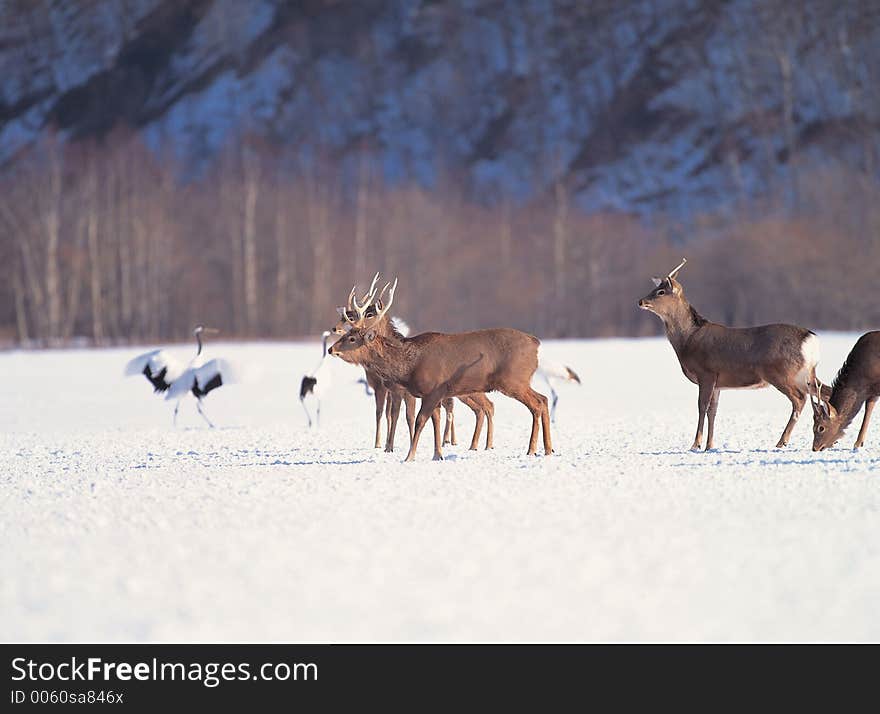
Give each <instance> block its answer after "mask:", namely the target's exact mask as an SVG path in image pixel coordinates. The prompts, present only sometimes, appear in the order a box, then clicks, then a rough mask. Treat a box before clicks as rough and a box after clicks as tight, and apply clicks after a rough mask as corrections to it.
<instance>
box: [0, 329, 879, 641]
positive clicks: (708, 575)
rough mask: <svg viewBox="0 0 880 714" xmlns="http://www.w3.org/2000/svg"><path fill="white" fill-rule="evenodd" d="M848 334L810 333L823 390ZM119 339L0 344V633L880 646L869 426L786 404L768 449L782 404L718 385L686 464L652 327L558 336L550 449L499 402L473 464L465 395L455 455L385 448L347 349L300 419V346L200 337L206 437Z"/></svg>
mask: <svg viewBox="0 0 880 714" xmlns="http://www.w3.org/2000/svg"><path fill="white" fill-rule="evenodd" d="M855 337H856V336H855V335H825V336H823V353H824V357H823V362H822V364H821V365H820V375H821V377H822V378H823V379H824V380H826V381H830V379H831V378H832V377H833V374H834V372H835V371H836V369H837V367H838V366H839V365H840V362H841V361H842V359H843V357H844V356H845V354H846V353H847V351H848V350H849V348H850V346H851V345H852V344H853V342H854V340H855ZM139 351H143V350H139V349H137V348H132V349H112V350H94V351H92V350H80V351H50V352H20V351H19V352H7V353H2V354H0V374H3V375H4V379H3V380H2V382H0V432H2V434H0V544H2V547H0V639H2V640H13V641H20V640H52V641H56V640H58V641H64V640H88V641H116V640H136V641H140V640H160V641H187V640H199V641H204V640H207V641H228V640H247V641H251V640H255V641H262V640H273V641H323V640H330V641H359V640H380V641H437V640H440V641H448V640H465V641H472V640H477V641H482V640H502V641H520V640H564V641H568V640H578V641H580V640H590V641H592V640H667V639H669V640H687V641H692V640H713V641H714V640H723V641H728V640H878V639H880V617H878V616H877V613H878V603H880V423H877V424H875V426H874V428H873V429H872V431H871V433H870V434H869V440H868V446H867V448H865V449H864V450H862V452H861V453H853V452H852V451H850V446H851V445H852V442H853V440H854V437H855V431H856V430H857V426H858V423H856V425H855V426H854V427H852V428H851V430H850V433H848V434H847V436H846V438H845V440H844V442H841V444H840V445H839V446H838V447H837V448H836V449H833V450H830V451H826V452H823V453H821V454H813V453H812V452H811V451H810V449H809V439H810V421H811V415H809V414H808V413H805V414H804V416H803V417H802V419H801V423H800V424H799V425H798V427H797V428H796V430H795V433H794V438H793V444H792V446H790V447H789V448H787V449H785V450H781V451H779V450H776V449H774V448H773V445H774V444H775V443H776V440H777V439H778V438H779V434H780V433H781V431H782V428H783V426H784V424H785V421H786V419H787V417H788V413H789V405H788V401H787V400H786V399H785V398H784V397H782V396H781V395H780V394H779V393H777V392H775V391H771V390H763V391H760V392H754V391H751V392H725V393H723V394H722V397H721V403H720V408H719V418H718V429H717V438H716V442H717V443H718V445H719V448H718V449H717V450H716V451H714V452H712V453H708V454H692V453H690V452H689V451H688V447H689V446H690V443H691V440H692V438H693V430H694V427H695V420H696V391H697V390H696V387H694V386H693V385H691V384H690V383H688V382H687V381H686V380H685V378H684V377H683V376H682V375H681V373H680V371H679V368H678V363H677V361H676V359H675V356H674V354H673V352H672V350H671V348H670V347H669V345H668V344H667V343H666V342H665V341H664V340H660V339H656V340H653V339H651V340H603V341H593V342H590V341H584V342H559V343H549V344H548V345H547V351H548V352H549V353H550V354H552V355H553V356H555V357H558V358H559V359H560V360H561V361H563V362H565V363H567V364H569V365H571V366H572V367H573V368H574V369H575V370H576V371H577V372H579V373H580V375H581V377H582V379H583V381H584V384H583V386H582V387H580V388H579V387H576V386H570V387H569V386H565V387H563V388H562V389H561V390H560V394H561V398H560V407H559V414H558V419H557V424H556V426H555V431H554V433H553V438H554V445H555V447H556V450H557V454H556V455H555V456H553V457H551V458H543V457H540V458H535V457H526V456H525V455H524V454H525V450H526V445H527V440H528V432H529V426H530V417H529V415H528V413H527V411H526V410H525V409H524V408H523V407H522V406H521V405H519V404H518V403H515V402H511V401H510V400H508V399H507V398H505V397H503V396H500V395H495V396H494V397H493V399H494V401H495V402H496V405H497V412H496V448H495V450H494V451H493V452H484V451H479V452H469V451H467V450H466V444H467V442H468V440H469V435H470V430H471V429H472V425H473V418H472V416H471V413H470V411H469V410H467V409H466V408H464V406H463V405H459V406H458V408H457V410H456V415H457V417H458V424H459V429H458V431H459V441H460V442H463V443H464V444H465V445H460V446H458V447H453V448H447V449H446V456H447V458H446V460H445V461H443V462H436V463H435V462H432V461H431V460H430V458H431V436H430V430H426V432H425V434H424V436H423V439H422V443H421V448H420V451H419V455H418V462H417V463H415V464H403V463H401V460H402V458H403V456H404V454H405V447H406V444H407V441H408V440H407V438H406V436H405V433H404V428H403V425H402V424H401V429H400V431H399V432H398V442H397V445H398V451H397V453H394V454H385V453H382V452H381V451H377V450H374V449H373V448H372V426H371V422H372V400H371V399H370V398H368V397H366V396H365V394H364V392H363V389H362V388H361V387H359V386H356V385H355V384H354V382H355V380H356V379H357V377H358V376H359V373H358V371H357V370H356V369H354V368H351V367H348V366H347V365H344V364H343V363H341V362H339V361H337V362H336V363H337V366H338V370H337V373H336V375H335V385H334V386H335V390H334V391H333V394H332V395H331V396H330V397H329V398H328V399H327V401H326V403H325V407H324V424H323V425H322V428H321V430H319V431H317V432H309V431H308V430H307V428H306V423H305V416H304V414H303V412H302V410H301V408H300V405H299V403H298V398H297V396H298V388H299V380H300V377H301V375H302V374H303V372H305V371H308V370H310V369H311V368H313V367H314V366H315V364H316V362H317V359H318V357H319V355H320V347H319V346H317V345H316V344H314V343H312V344H271V343H257V344H221V343H217V344H214V343H211V344H209V351H210V353H211V354H213V355H215V356H225V357H228V358H230V359H232V360H235V361H237V362H238V363H240V364H243V365H246V375H245V376H246V378H247V381H246V382H245V383H242V384H238V385H232V386H228V387H223V388H222V389H220V390H218V391H215V392H213V393H212V394H211V395H209V397H208V398H207V400H206V407H207V411H208V413H209V415H210V416H211V417H212V419H214V421H215V422H216V423H217V424H218V428H217V429H214V430H210V429H207V428H205V427H204V425H203V423H202V422H201V420H200V419H199V418H198V415H197V414H196V412H195V408H194V403H193V402H192V401H191V400H190V401H189V402H188V403H185V405H184V406H183V407H182V408H181V419H180V424H179V425H178V428H176V429H174V428H172V426H171V408H170V405H169V404H168V403H167V402H163V401H162V400H161V399H160V398H159V397H156V396H154V395H153V394H152V392H151V389H150V386H149V385H148V384H147V382H146V380H145V379H143V378H141V377H130V378H124V377H122V369H123V365H124V363H125V362H126V360H127V359H128V358H129V357H131V356H134V355H135V354H137V353H138V352H139ZM173 351H174V352H179V354H180V356H181V357H184V358H188V357H189V355H190V352H191V350H190V348H189V346H185V347H180V348H179V349H177V348H175V349H174V350H173ZM807 411H809V409H808V410H807ZM878 419H880V417H878Z"/></svg>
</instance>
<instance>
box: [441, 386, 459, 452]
mask: <svg viewBox="0 0 880 714" xmlns="http://www.w3.org/2000/svg"><path fill="white" fill-rule="evenodd" d="M441 404H442V405H443V408H444V409H445V410H446V428H445V429H444V430H443V446H446V445H447V444H452V445H453V446H456V443H455V421H454V416H453V409H454V408H455V400H454V399H453V398H452V397H449V398H448V399H444V400H443V401H442V402H441Z"/></svg>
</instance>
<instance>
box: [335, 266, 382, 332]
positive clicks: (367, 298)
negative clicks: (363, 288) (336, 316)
mask: <svg viewBox="0 0 880 714" xmlns="http://www.w3.org/2000/svg"><path fill="white" fill-rule="evenodd" d="M378 281H379V273H376V274H375V275H374V276H373V282H371V283H370V289H369V290H367V292H366V293H364V296H363V297H362V298H361V303H362V304H360V305H358V302H357V298H356V297H355V294H356V293H357V285H353V286H352V288H351V292H350V293H349V294H348V309H347V310H346V311H345V312H344V313H343V317H344V318H345V320H346V322H350V323H351V324H352V325H354V324H356V323H358V322H360V321H362V320H363V319H364V311H365V310H366V309H367V305H369V304H370V303H371V302H372V301H373V298H374V297H375V296H376V283H377V282H378ZM352 311H353V312H356V313H357V315H358V319H357V320H352V319H351V318H350V317H349V316H348V313H349V312H352Z"/></svg>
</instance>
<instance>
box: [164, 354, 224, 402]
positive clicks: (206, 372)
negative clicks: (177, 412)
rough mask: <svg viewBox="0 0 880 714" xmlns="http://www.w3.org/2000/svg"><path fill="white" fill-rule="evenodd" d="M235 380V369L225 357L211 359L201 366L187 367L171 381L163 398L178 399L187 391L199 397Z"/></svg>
mask: <svg viewBox="0 0 880 714" xmlns="http://www.w3.org/2000/svg"><path fill="white" fill-rule="evenodd" d="M237 381H238V376H237V374H236V371H235V369H234V368H233V366H232V365H231V364H230V363H229V362H227V361H226V360H225V359H212V360H209V361H207V362H205V364H203V365H202V366H201V367H189V368H187V369H186V370H185V371H184V372H183V374H181V375H180V376H179V377H178V378H177V379H175V380H174V382H172V384H171V386H170V388H169V389H168V393H167V394H166V395H165V399H180V398H181V397H183V396H185V395H186V393H187V392H189V391H192V393H193V395H194V396H196V397H199V398H201V397H204V396H205V395H206V394H207V393H208V392H210V391H212V390H214V389H217V387H220V386H221V385H224V384H231V383H233V382H237Z"/></svg>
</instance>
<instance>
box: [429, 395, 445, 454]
mask: <svg viewBox="0 0 880 714" xmlns="http://www.w3.org/2000/svg"><path fill="white" fill-rule="evenodd" d="M431 421H432V422H433V423H434V457H433V460H434V461H443V451H442V450H441V448H440V447H441V446H442V445H443V437H442V436H441V435H440V434H441V431H440V406H439V405H438V406H437V407H436V408H435V409H434V411H433V412H431Z"/></svg>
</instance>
